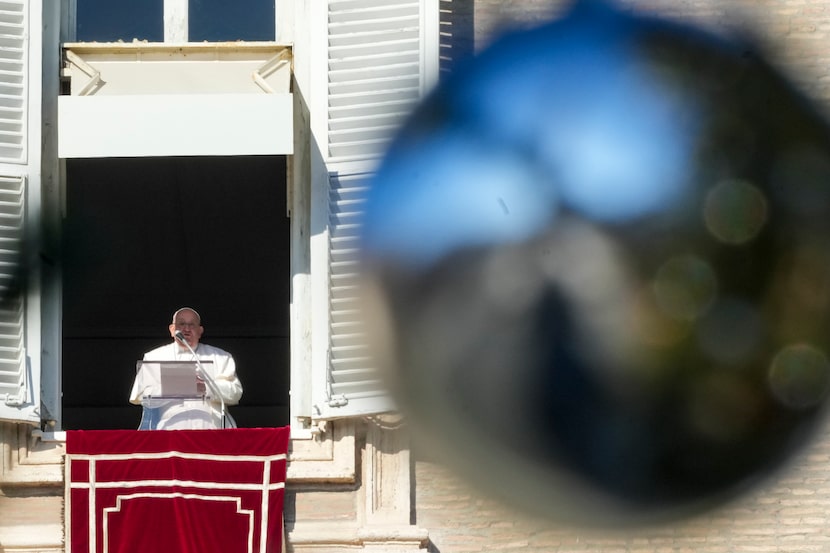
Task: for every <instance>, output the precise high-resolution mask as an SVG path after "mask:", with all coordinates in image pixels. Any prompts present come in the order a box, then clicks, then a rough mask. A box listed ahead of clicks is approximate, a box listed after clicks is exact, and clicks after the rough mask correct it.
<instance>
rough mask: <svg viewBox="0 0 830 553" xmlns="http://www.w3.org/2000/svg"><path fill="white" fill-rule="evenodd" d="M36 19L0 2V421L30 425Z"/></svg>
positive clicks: (36, 405) (18, 1)
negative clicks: (27, 251)
mask: <svg viewBox="0 0 830 553" xmlns="http://www.w3.org/2000/svg"><path fill="white" fill-rule="evenodd" d="M30 9H31V10H32V12H34V13H35V15H31V13H30ZM39 14H40V11H39V10H37V9H35V8H33V7H32V6H31V4H30V2H29V1H27V0H0V420H9V421H18V422H28V423H32V424H37V423H39V422H40V411H41V403H40V402H41V398H40V373H39V372H38V371H37V370H35V369H34V368H33V367H32V364H31V363H30V359H29V357H28V356H27V351H26V347H25V346H26V308H27V304H26V302H27V300H26V284H27V282H26V271H25V270H24V261H25V259H24V250H23V245H24V240H25V239H27V238H28V237H27V236H26V230H25V229H26V227H27V224H28V223H27V215H26V213H27V209H29V206H28V205H27V204H28V203H29V202H28V198H29V196H30V194H31V193H32V191H31V190H29V189H28V187H29V183H30V181H31V179H32V177H33V176H38V171H39V170H40V168H39V164H40V158H39V156H38V155H35V156H30V151H29V147H30V145H29V141H30V140H33V137H32V136H30V133H29V132H28V131H29V128H28V125H29V124H30V123H29V120H30V117H31V116H32V115H34V116H35V117H34V118H33V120H34V121H40V109H39V102H36V104H37V105H38V109H37V111H36V112H35V113H34V114H33V113H31V112H30V99H29V98H30V94H31V91H30V90H29V86H30V81H31V75H37V76H39V74H40V67H41V66H40V55H39V52H40V48H38V49H37V52H38V53H32V52H31V49H32V48H31V42H30V41H31V40H32V38H31V37H32V36H33V35H34V36H35V37H36V39H35V40H40V37H41V35H40V15H39ZM35 20H37V21H35ZM30 56H31V59H30ZM37 82H39V80H37ZM38 86H39V85H38ZM37 97H38V98H39V97H40V96H39V94H38V95H37ZM38 136H39V133H38ZM33 143H34V144H38V142H33ZM36 153H38V152H36ZM36 180H37V181H38V182H39V178H38V179H36ZM36 194H37V192H36Z"/></svg>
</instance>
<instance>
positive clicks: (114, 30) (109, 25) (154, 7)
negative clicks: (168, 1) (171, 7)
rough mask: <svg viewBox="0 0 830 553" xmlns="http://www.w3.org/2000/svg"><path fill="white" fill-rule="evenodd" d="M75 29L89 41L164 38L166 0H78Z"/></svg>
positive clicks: (151, 40) (161, 39)
mask: <svg viewBox="0 0 830 553" xmlns="http://www.w3.org/2000/svg"><path fill="white" fill-rule="evenodd" d="M75 33H76V38H77V40H79V41H87V42H93V41H97V42H115V41H117V40H123V41H124V42H132V40H133V39H138V40H147V41H149V42H163V41H164V0H142V1H141V2H113V1H112V0H78V3H77V9H76V30H75Z"/></svg>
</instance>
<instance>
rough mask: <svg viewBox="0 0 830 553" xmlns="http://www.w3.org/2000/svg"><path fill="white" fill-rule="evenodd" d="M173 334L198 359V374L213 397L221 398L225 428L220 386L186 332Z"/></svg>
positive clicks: (222, 410)
mask: <svg viewBox="0 0 830 553" xmlns="http://www.w3.org/2000/svg"><path fill="white" fill-rule="evenodd" d="M173 336H174V337H175V338H176V340H178V341H179V342H181V343H182V344H184V346H185V347H186V348H187V349H188V351H190V354H191V355H192V356H193V360H194V361H196V375H197V376H199V377H200V378H201V379H202V380H204V381H205V384H207V387H208V388H209V389H210V393H211V394H212V395H213V397H217V398H219V405H220V406H221V412H222V419H221V420H222V428H225V400H224V398H222V394H221V393H220V392H219V388H218V387H217V386H216V382H214V381H213V378H212V377H211V376H210V375H209V374H208V373H207V371H205V368H204V367H203V366H202V361H201V360H200V359H199V356H198V355H196V351H195V350H194V349H193V348H192V347H190V344H188V343H187V340H186V339H185V337H184V333H183V332H182V331H181V330H177V331H176V332H174V333H173Z"/></svg>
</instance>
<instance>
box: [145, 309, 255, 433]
mask: <svg viewBox="0 0 830 553" xmlns="http://www.w3.org/2000/svg"><path fill="white" fill-rule="evenodd" d="M168 328H169V330H170V336H171V337H172V338H173V341H172V342H171V343H169V344H166V345H163V346H161V347H158V348H156V349H154V350H151V351H148V352H147V353H145V354H144V360H145V361H193V360H194V357H193V352H195V353H196V355H197V356H198V358H199V361H200V362H201V363H202V367H203V369H204V370H205V371H206V372H207V373H208V376H210V377H212V380H213V383H214V384H215V388H216V392H218V394H219V395H220V396H221V400H220V399H219V398H217V397H213V396H214V394H213V393H211V391H210V387H209V386H208V393H207V394H208V397H207V398H206V401H205V407H204V408H202V409H199V408H196V409H194V408H193V405H192V404H191V405H190V406H189V407H187V406H184V405H181V404H179V405H172V404H170V405H167V404H165V405H163V406H160V408H159V412H158V414H157V418H158V420H157V421H155V422H156V424H155V425H154V426H155V428H156V429H158V430H178V429H202V428H221V422H217V419H216V416H215V414H216V412H217V411H218V410H219V409H220V406H221V404H222V401H224V405H225V406H228V405H236V404H237V403H239V399H240V398H241V397H242V383H241V382H240V381H239V377H237V375H236V363H235V362H234V360H233V356H232V355H231V354H230V353H228V352H227V351H225V350H223V349H220V348H217V347H214V346H210V345H208V344H202V343H200V342H199V340H200V339H201V337H202V333H204V330H205V329H204V327H203V326H202V322H201V317H200V316H199V313H198V312H196V310H195V309H192V308H190V307H182V308H181V309H179V310H178V311H176V312H175V313H174V314H173V321H172V322H171V323H170V326H169V327H168ZM177 333H181V336H180V337H176V334H177ZM180 338H184V340H185V341H187V345H185V344H184V343H182V342H181V341H180ZM187 346H190V347H189V348H188V347H187ZM191 350H193V351H192V352H191ZM143 374H144V373H143V371H139V373H138V374H137V375H136V379H135V382H134V383H133V388H132V391H131V392H130V403H134V404H136V405H141V404H142V399H144V398H145V396H155V395H159V391H158V390H157V389H156V387H157V386H158V382H156V381H153V380H151V379H147V378H145V377H144V376H143ZM146 407H147V406H146V405H145V409H146ZM211 409H212V411H211ZM145 416H146V415H145ZM142 423H143V421H142Z"/></svg>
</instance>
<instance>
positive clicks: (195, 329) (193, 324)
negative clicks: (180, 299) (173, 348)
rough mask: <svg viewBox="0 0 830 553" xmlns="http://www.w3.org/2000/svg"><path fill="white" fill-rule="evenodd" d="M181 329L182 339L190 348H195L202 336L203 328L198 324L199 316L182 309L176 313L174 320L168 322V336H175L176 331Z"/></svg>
mask: <svg viewBox="0 0 830 553" xmlns="http://www.w3.org/2000/svg"><path fill="white" fill-rule="evenodd" d="M178 330H181V331H182V334H184V339H185V340H187V343H188V345H190V347H191V348H195V347H196V345H197V344H198V343H199V339H200V338H201V337H202V332H204V330H205V329H204V328H203V327H202V325H201V324H200V321H199V317H198V316H197V315H196V313H194V312H193V311H188V310H187V309H184V310H182V311H180V312H179V313H177V314H176V318H175V320H174V321H173V322H172V323H171V324H170V336H172V337H173V338H175V337H176V331H178Z"/></svg>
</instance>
